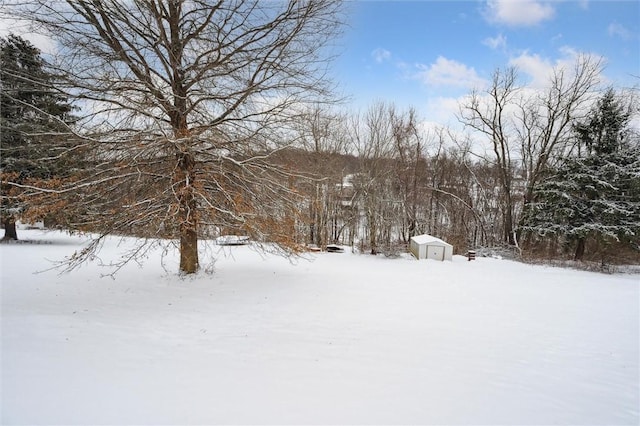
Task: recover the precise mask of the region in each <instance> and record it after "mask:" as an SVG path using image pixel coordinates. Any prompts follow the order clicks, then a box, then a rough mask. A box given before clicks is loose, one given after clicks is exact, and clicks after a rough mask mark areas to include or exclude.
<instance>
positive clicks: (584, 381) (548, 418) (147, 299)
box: [0, 230, 640, 425]
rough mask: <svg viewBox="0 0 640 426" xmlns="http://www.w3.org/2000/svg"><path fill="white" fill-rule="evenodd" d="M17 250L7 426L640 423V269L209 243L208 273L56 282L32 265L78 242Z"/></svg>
mask: <svg viewBox="0 0 640 426" xmlns="http://www.w3.org/2000/svg"><path fill="white" fill-rule="evenodd" d="M20 237H21V238H23V239H25V240H29V241H30V242H33V243H34V244H2V245H0V255H1V266H2V272H1V278H2V300H1V303H2V305H1V308H2V311H1V315H2V316H1V320H2V341H1V343H2V395H1V407H0V408H1V413H2V414H1V416H2V418H1V420H2V424H5V425H9V424H203V423H204V424H216V423H224V424H230V423H231V424H233V423H252V424H268V423H270V424H274V423H277V424H287V423H289V424H291V423H295V424H311V423H313V424H335V423H340V424H356V423H358V424H361V423H376V424H390V423H391V424H399V423H403V424H408V423H411V424H428V423H439V424H511V425H515V424H582V425H586V424H638V422H639V421H640V417H639V408H638V401H640V395H639V386H640V380H639V379H640V378H639V370H638V362H639V361H638V360H639V358H640V356H639V355H640V354H639V350H638V348H639V338H640V337H639V336H640V332H639V321H638V320H639V301H640V298H639V288H640V275H637V274H635V275H634V274H618V275H605V274H598V273H592V272H583V271H575V270H568V269H560V268H552V267H543V266H532V265H526V264H521V263H517V262H511V261H506V260H498V259H490V258H479V259H477V260H476V261H474V262H468V261H467V259H466V258H465V257H462V256H454V257H453V261H452V262H437V261H430V260H426V261H416V260H414V259H413V258H411V257H410V256H408V255H407V256H405V257H401V258H399V259H386V258H384V257H374V256H369V255H354V254H351V253H349V251H348V250H347V251H345V252H344V253H312V254H309V255H308V259H298V260H297V261H295V262H293V263H292V262H289V261H288V260H287V259H283V258H280V257H275V256H272V255H260V254H258V253H256V252H255V251H254V250H252V247H251V245H250V244H249V245H242V246H232V247H230V246H211V248H210V249H209V251H208V252H206V255H207V256H210V257H214V256H215V257H217V261H216V263H215V273H214V274H205V273H200V274H197V275H196V276H193V277H187V278H181V277H179V276H177V275H176V274H174V273H173V271H177V262H178V260H177V258H178V256H177V254H176V253H173V252H169V253H166V254H165V257H164V259H165V267H166V269H163V267H162V266H161V265H160V258H161V256H162V253H161V251H160V250H158V251H157V252H154V253H151V254H150V259H148V260H147V262H146V263H145V265H144V267H143V268H140V267H138V266H137V265H135V264H130V265H127V266H126V267H125V268H123V269H122V270H121V271H120V272H119V273H118V274H117V275H116V276H115V278H114V279H112V278H109V277H107V278H100V276H101V274H103V273H105V272H109V271H108V270H106V271H105V270H103V269H104V268H102V267H100V266H99V264H100V262H102V263H109V262H110V261H112V260H116V259H117V254H118V253H119V252H121V251H122V250H124V249H126V246H127V244H130V243H131V241H132V240H128V239H125V240H122V241H121V240H120V239H115V238H114V239H109V240H107V242H106V244H105V247H104V249H103V251H102V252H101V254H100V259H96V262H94V263H91V264H89V265H86V266H84V267H82V268H81V269H79V270H77V271H75V272H72V273H70V274H62V275H59V274H58V273H57V272H56V271H46V272H42V273H38V274H36V273H35V272H37V271H43V270H46V269H48V268H50V267H51V263H50V261H52V260H59V259H61V258H62V257H64V256H66V255H69V254H71V253H72V252H73V251H74V250H75V249H77V248H78V247H80V245H81V244H82V238H80V237H69V236H67V235H65V234H62V233H57V232H43V231H37V230H32V231H25V230H23V231H22V232H21V233H20ZM35 243H40V244H35ZM204 253H205V252H204V251H203V254H204ZM203 260H205V259H204V256H203ZM205 262H206V260H205ZM205 262H203V263H205ZM167 271H169V272H167Z"/></svg>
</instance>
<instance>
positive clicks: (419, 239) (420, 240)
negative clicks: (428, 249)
mask: <svg viewBox="0 0 640 426" xmlns="http://www.w3.org/2000/svg"><path fill="white" fill-rule="evenodd" d="M411 239H412V240H413V241H415V242H416V243H417V244H436V245H440V246H449V247H452V245H451V244H449V243H447V242H446V241H443V240H441V239H440V238H437V237H434V236H432V235H427V234H423V235H416V236H415V237H411Z"/></svg>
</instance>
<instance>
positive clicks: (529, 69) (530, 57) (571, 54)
mask: <svg viewBox="0 0 640 426" xmlns="http://www.w3.org/2000/svg"><path fill="white" fill-rule="evenodd" d="M559 53H560V56H559V57H558V58H556V59H555V60H554V59H550V58H543V57H541V56H540V55H538V54H531V53H529V52H527V51H525V52H523V53H521V54H520V56H517V57H514V58H511V59H510V60H509V65H511V66H515V67H517V68H518V71H519V72H520V73H521V74H525V75H528V76H529V77H530V78H531V81H530V82H529V84H528V85H527V86H528V87H530V88H532V89H541V88H545V87H547V86H548V85H549V79H550V77H551V76H552V75H553V72H554V70H561V69H562V70H564V71H565V72H568V73H572V72H573V71H574V69H575V66H576V64H577V62H578V60H579V58H580V57H581V56H583V55H585V53H581V52H578V51H576V50H575V49H572V48H571V47H566V46H565V47H562V48H561V49H560V50H559Z"/></svg>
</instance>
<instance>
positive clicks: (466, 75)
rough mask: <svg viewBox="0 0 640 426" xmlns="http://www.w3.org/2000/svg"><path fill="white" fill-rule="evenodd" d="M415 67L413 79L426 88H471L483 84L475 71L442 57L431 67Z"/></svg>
mask: <svg viewBox="0 0 640 426" xmlns="http://www.w3.org/2000/svg"><path fill="white" fill-rule="evenodd" d="M416 67H417V68H418V72H417V73H416V74H415V77H416V78H417V79H419V80H420V81H422V82H423V83H424V84H426V85H428V86H454V87H465V88H473V87H477V86H479V85H483V84H484V83H485V81H484V80H483V79H481V78H480V77H479V76H478V74H477V73H476V71H475V69H473V68H469V67H467V66H466V65H465V64H462V63H460V62H457V61H454V60H451V59H447V58H444V57H442V56H439V57H438V59H436V62H434V63H433V64H431V65H424V64H418V65H416Z"/></svg>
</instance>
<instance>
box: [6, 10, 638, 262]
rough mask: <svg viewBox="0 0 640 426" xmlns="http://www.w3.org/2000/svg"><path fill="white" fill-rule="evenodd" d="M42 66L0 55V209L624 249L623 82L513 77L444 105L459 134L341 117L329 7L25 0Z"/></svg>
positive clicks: (299, 239) (212, 228) (31, 215)
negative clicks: (49, 40)
mask: <svg viewBox="0 0 640 426" xmlns="http://www.w3.org/2000/svg"><path fill="white" fill-rule="evenodd" d="M11 13H12V16H13V17H17V18H20V17H21V16H24V18H25V19H28V20H29V22H31V23H35V24H37V25H40V26H41V27H42V28H45V29H47V30H48V31H49V33H50V34H54V35H55V37H56V39H57V40H58V42H59V51H58V52H57V54H56V55H49V56H48V57H47V60H45V59H43V55H41V53H40V52H39V51H38V50H37V49H36V48H35V47H33V46H32V45H31V44H30V43H29V42H27V41H25V40H23V39H21V38H20V37H17V36H13V35H11V36H9V37H7V38H4V39H2V40H1V43H2V67H1V72H2V106H3V108H2V110H1V113H2V121H1V126H2V127H1V131H2V135H3V138H2V146H1V147H0V149H2V157H1V165H0V166H1V170H0V172H1V174H2V188H1V189H2V192H1V196H2V217H3V224H4V228H5V238H17V233H16V232H15V220H16V219H17V218H21V219H22V220H25V221H29V220H35V219H46V221H47V222H48V223H50V224H52V225H53V226H58V227H62V228H65V229H70V230H76V231H83V232H91V233H92V235H94V239H93V242H92V244H90V245H89V246H87V247H86V249H85V250H84V251H83V252H81V253H78V254H77V255H76V256H75V257H73V258H72V259H70V262H71V266H74V265H75V264H79V263H81V262H82V261H83V260H84V259H85V258H87V257H89V256H91V255H92V254H93V253H94V252H95V250H97V249H98V248H99V247H100V243H101V240H102V239H103V238H104V237H105V236H107V235H112V234H118V235H136V236H139V237H142V238H141V239H140V246H139V247H138V248H137V249H136V250H134V251H133V252H131V253H127V254H126V255H125V256H124V257H123V260H122V262H123V263H126V262H127V261H129V260H131V259H135V258H138V257H140V256H142V255H143V254H144V253H145V251H146V250H147V249H149V248H150V247H152V245H153V244H156V243H157V242H158V241H167V242H170V243H172V242H173V243H175V244H176V245H177V247H179V250H180V253H181V260H180V271H181V272H183V273H193V272H195V271H197V270H198V268H199V266H200V265H199V263H200V262H199V257H198V241H199V240H206V239H211V238H215V237H217V236H219V235H224V234H243V235H248V236H250V237H251V238H252V239H253V240H254V241H256V242H257V243H263V244H264V247H265V248H268V249H277V250H281V251H282V253H284V254H291V253H295V252H298V251H301V250H306V249H307V248H308V247H309V245H314V246H317V247H319V248H324V247H326V246H327V245H328V244H335V243H338V244H346V245H350V246H353V247H354V248H357V249H359V250H361V251H363V252H368V253H371V254H378V253H384V254H387V255H394V254H396V253H398V252H400V251H402V250H404V249H405V247H406V244H407V242H408V240H409V238H410V237H412V236H414V235H418V234H421V233H429V234H433V235H436V236H439V237H441V238H443V239H446V240H448V241H450V242H451V243H452V244H453V245H454V247H456V249H457V250H458V252H459V253H464V252H465V251H466V250H467V249H470V248H478V247H503V248H507V249H510V250H515V251H516V252H518V253H520V254H523V253H524V254H534V255H538V256H542V255H544V256H549V257H563V256H568V255H572V256H573V257H574V258H576V259H582V258H584V257H585V255H586V256H588V257H589V256H591V257H593V256H600V257H602V256H604V253H606V252H607V250H606V249H607V248H611V247H615V249H616V251H617V252H618V253H619V252H624V253H628V254H629V256H631V257H632V258H633V257H634V256H635V259H636V260H637V258H638V252H639V250H640V154H639V152H640V149H639V148H640V138H639V136H638V133H637V129H636V128H635V127H634V126H633V123H634V121H633V120H637V119H638V105H637V103H636V100H635V98H634V96H633V91H623V90H618V91H616V90H614V89H613V88H605V89H602V88H601V86H600V81H599V76H600V73H601V71H602V64H601V63H600V62H599V61H597V60H595V59H593V58H592V57H590V56H581V57H580V58H579V59H578V61H577V62H576V64H575V67H574V69H571V70H567V69H561V68H557V69H555V70H554V73H553V74H552V75H551V76H550V78H549V82H548V86H547V89H545V90H544V91H539V90H538V91H531V90H530V89H527V87H526V86H525V85H522V84H521V83H520V79H519V76H518V72H517V70H516V69H515V68H507V69H499V70H496V71H495V73H494V74H493V77H492V80H491V82H490V84H489V85H488V86H487V88H486V89H482V90H480V89H479V90H475V91H473V92H471V93H470V94H469V96H468V97H467V98H465V100H463V101H462V102H461V103H460V110H459V114H458V118H459V122H460V124H461V126H462V129H463V130H462V131H460V130H453V129H447V128H437V129H425V128H424V127H423V125H422V117H419V116H418V114H417V112H416V111H415V109H413V108H409V109H406V110H402V109H400V108H398V107H397V106H395V105H394V104H391V103H384V102H378V103H375V104H373V105H371V106H370V107H369V108H368V109H367V110H365V111H359V112H353V111H343V110H341V108H340V106H339V103H338V102H336V99H335V96H334V95H333V92H332V90H331V89H332V87H331V83H330V81H329V80H328V79H327V78H326V72H327V69H326V66H327V65H326V64H327V62H328V61H327V59H329V57H330V56H331V49H330V47H331V46H330V42H331V40H332V39H334V38H335V36H336V35H337V34H338V33H339V31H340V27H341V25H342V22H344V17H343V15H342V12H341V2H340V1H337V0H323V1H313V2H303V3H300V2H295V1H291V2H283V3H276V2H273V3H272V2H260V1H257V0H244V1H237V2H224V1H222V2H215V3H214V2H210V1H206V0H197V1H196V0H194V1H190V2H182V1H149V2H139V3H138V2H136V3H130V2H124V3H122V2H118V1H111V2H100V3H96V2H85V1H77V0H73V1H71V0H70V1H68V2H55V3H51V2H47V1H29V2H24V3H21V4H19V5H14V6H12V9H11Z"/></svg>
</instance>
